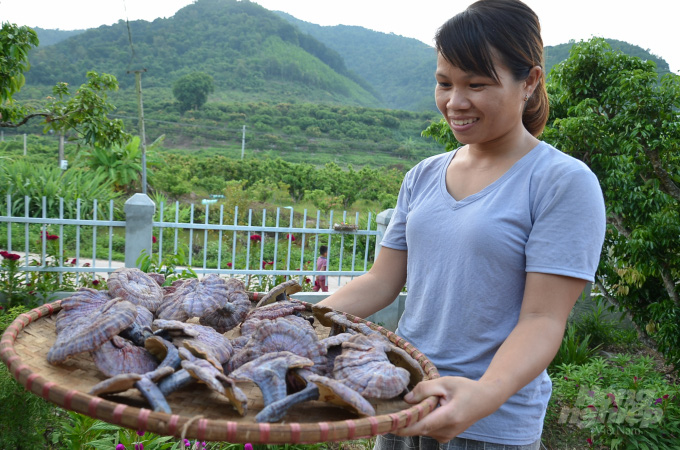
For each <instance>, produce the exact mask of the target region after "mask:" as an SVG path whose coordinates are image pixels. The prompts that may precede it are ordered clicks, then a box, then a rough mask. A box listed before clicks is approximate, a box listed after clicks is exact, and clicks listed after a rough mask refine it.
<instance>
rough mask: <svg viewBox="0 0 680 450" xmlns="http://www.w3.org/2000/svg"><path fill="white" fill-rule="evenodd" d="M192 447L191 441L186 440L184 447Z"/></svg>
mask: <svg viewBox="0 0 680 450" xmlns="http://www.w3.org/2000/svg"><path fill="white" fill-rule="evenodd" d="M190 445H191V441H189V439H184V446H185V447H189V446H190Z"/></svg>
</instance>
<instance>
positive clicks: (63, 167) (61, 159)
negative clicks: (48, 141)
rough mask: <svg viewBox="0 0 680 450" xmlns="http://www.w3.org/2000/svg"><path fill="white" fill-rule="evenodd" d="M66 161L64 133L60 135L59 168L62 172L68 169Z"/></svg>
mask: <svg viewBox="0 0 680 450" xmlns="http://www.w3.org/2000/svg"><path fill="white" fill-rule="evenodd" d="M67 164H68V163H67V162H66V159H65V158H64V132H63V131H61V132H60V133H59V168H60V169H61V170H66V167H67Z"/></svg>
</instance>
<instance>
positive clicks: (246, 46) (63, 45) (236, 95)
mask: <svg viewBox="0 0 680 450" xmlns="http://www.w3.org/2000/svg"><path fill="white" fill-rule="evenodd" d="M37 31H38V35H39V37H40V39H41V45H40V47H39V48H38V49H36V50H34V51H32V52H31V55H30V60H31V66H32V68H31V70H30V71H29V72H28V73H27V74H26V79H27V86H32V85H36V84H37V85H45V86H52V85H54V83H56V82H57V81H66V82H69V83H70V84H71V85H76V86H77V85H79V84H81V83H82V82H83V81H84V79H85V73H86V72H87V71H88V70H96V71H99V72H107V73H112V74H114V75H116V77H117V78H118V81H119V83H120V85H121V89H122V90H124V91H125V90H131V89H132V84H133V83H134V77H133V76H131V75H130V73H129V71H131V70H138V69H146V72H145V73H144V81H143V84H144V89H145V90H151V91H153V92H155V93H156V94H157V96H158V98H162V99H164V100H166V101H172V94H171V89H172V84H173V82H174V81H175V80H176V79H178V78H179V77H181V76H183V75H185V74H187V73H190V72H194V71H201V72H205V73H207V74H209V75H211V76H212V77H213V79H214V80H215V93H214V94H213V96H212V97H211V99H213V100H215V101H220V102H266V103H273V104H276V103H301V102H302V103H304V102H310V103H321V102H324V103H333V104H345V105H352V106H364V107H374V108H387V109H394V110H406V111H436V108H435V105H434V99H433V89H434V80H433V74H434V70H435V67H436V55H435V50H434V49H433V47H431V46H429V45H427V44H424V43H422V42H420V41H418V40H416V39H412V38H407V37H403V36H398V35H395V34H386V33H380V32H376V31H372V30H368V29H365V28H362V27H357V26H346V25H338V26H330V27H328V26H320V25H316V24H313V23H309V22H304V21H302V20H299V19H296V18H295V17H293V16H291V15H289V14H286V13H283V12H280V11H269V10H267V9H265V8H263V7H261V6H259V5H257V4H255V3H252V2H250V1H248V0H243V1H237V0H197V1H195V2H194V3H193V4H191V5H188V6H186V7H184V8H182V9H181V10H179V11H178V12H177V13H176V14H175V15H174V16H173V17H171V18H167V19H156V20H154V21H153V22H147V21H133V22H130V23H129V33H128V23H126V22H124V21H119V22H118V23H117V24H114V25H111V26H101V27H98V28H94V29H88V30H85V31H61V30H43V29H37ZM130 41H131V42H130ZM607 42H609V43H610V45H611V46H612V47H613V48H614V49H615V50H621V51H623V52H625V53H627V54H631V55H634V56H639V57H641V58H643V59H651V60H653V61H655V62H656V64H657V67H658V72H659V73H660V74H664V73H668V72H669V68H668V63H666V62H665V61H664V60H663V59H662V58H659V57H657V56H655V55H653V54H651V53H650V52H649V51H646V50H644V49H642V48H641V47H638V46H635V45H631V44H628V43H626V42H622V41H617V40H613V39H607ZM573 44H574V42H573V41H571V42H569V43H565V44H560V45H556V46H547V47H546V48H545V54H546V70H547V72H548V73H549V71H550V69H551V68H552V67H553V66H554V65H555V64H557V63H559V62H560V61H562V60H564V59H566V58H567V57H568V55H569V49H570V48H571V46H572V45H573ZM29 89H30V88H28V89H27V90H29ZM211 101H212V100H211Z"/></svg>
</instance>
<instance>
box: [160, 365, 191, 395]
mask: <svg viewBox="0 0 680 450" xmlns="http://www.w3.org/2000/svg"><path fill="white" fill-rule="evenodd" d="M194 383H196V378H194V377H192V376H191V375H190V374H189V372H187V370H186V369H180V370H178V371H177V372H175V373H173V374H171V375H169V376H167V377H165V378H163V379H162V380H161V381H159V382H158V389H159V390H160V392H161V394H163V395H164V396H168V395H170V394H171V393H173V392H175V391H177V390H180V389H182V388H183V387H186V386H189V385H191V384H194Z"/></svg>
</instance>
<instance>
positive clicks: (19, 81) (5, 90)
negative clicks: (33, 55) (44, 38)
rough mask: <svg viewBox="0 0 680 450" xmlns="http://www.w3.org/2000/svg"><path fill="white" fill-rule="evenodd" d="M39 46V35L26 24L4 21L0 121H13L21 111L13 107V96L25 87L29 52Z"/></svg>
mask: <svg viewBox="0 0 680 450" xmlns="http://www.w3.org/2000/svg"><path fill="white" fill-rule="evenodd" d="M37 46H38V35H37V34H36V33H35V31H33V30H32V29H30V28H28V27H26V26H21V27H20V26H17V25H16V24H12V23H5V22H3V23H2V27H1V28H0V123H2V122H12V121H13V120H16V118H17V117H18V116H19V115H20V113H21V111H19V110H17V109H15V108H13V107H12V97H13V96H14V94H16V93H17V92H19V91H20V90H21V88H22V87H23V85H24V83H25V81H26V79H25V77H24V72H26V71H27V70H28V69H29V68H30V67H31V66H30V64H29V62H28V52H29V50H30V49H31V48H32V47H37Z"/></svg>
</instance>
